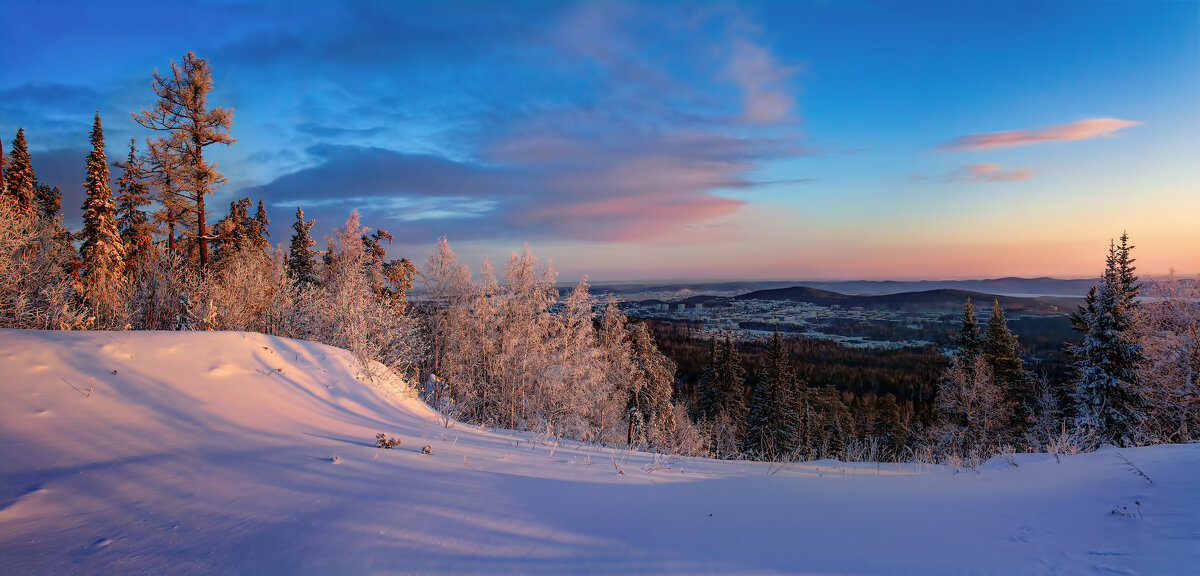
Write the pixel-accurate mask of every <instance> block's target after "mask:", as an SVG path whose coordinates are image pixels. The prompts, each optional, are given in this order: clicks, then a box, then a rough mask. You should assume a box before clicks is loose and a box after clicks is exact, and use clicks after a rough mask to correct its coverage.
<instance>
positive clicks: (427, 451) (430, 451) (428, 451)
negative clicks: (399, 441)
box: [421, 444, 433, 454]
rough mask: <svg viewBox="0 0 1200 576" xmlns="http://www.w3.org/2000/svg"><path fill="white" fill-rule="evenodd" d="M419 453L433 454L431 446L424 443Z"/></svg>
mask: <svg viewBox="0 0 1200 576" xmlns="http://www.w3.org/2000/svg"><path fill="white" fill-rule="evenodd" d="M421 453H422V454H433V446H430V445H428V444H426V445H425V447H424V448H422V449H421Z"/></svg>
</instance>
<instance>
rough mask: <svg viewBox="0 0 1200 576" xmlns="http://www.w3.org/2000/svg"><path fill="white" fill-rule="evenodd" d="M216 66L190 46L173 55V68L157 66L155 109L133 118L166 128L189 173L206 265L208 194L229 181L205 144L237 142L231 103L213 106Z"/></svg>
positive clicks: (168, 143)
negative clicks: (178, 56) (178, 55)
mask: <svg viewBox="0 0 1200 576" xmlns="http://www.w3.org/2000/svg"><path fill="white" fill-rule="evenodd" d="M212 86H213V83H212V67H211V66H210V65H209V63H208V61H207V60H205V59H203V58H198V57H197V56H196V55H195V53H193V52H188V53H187V54H186V55H184V57H183V62H182V63H181V64H176V63H175V61H173V60H172V61H171V74H170V75H169V76H168V75H163V74H159V73H158V71H157V70H156V71H155V72H154V82H153V87H154V93H155V94H156V95H157V96H158V102H156V103H155V105H154V108H152V109H150V110H146V109H145V108H143V109H142V111H141V113H140V114H134V115H133V119H134V120H135V121H136V122H137V123H138V124H141V125H142V126H144V127H146V128H150V129H152V130H157V131H161V132H164V133H165V134H164V135H163V136H162V137H160V138H159V143H161V144H162V145H164V146H165V147H166V148H167V149H169V150H171V151H173V152H174V153H175V154H177V155H178V157H179V158H180V160H181V162H182V165H183V174H184V176H185V178H186V179H185V181H184V184H183V185H182V186H181V188H182V189H184V190H186V191H187V194H188V198H189V200H190V201H191V203H192V204H193V207H194V208H193V209H194V213H195V217H196V230H195V240H196V242H197V245H198V247H199V258H200V268H201V270H203V269H204V268H205V267H206V266H208V241H209V240H210V238H209V234H208V227H207V222H206V220H205V214H206V211H205V206H204V200H205V197H206V196H207V195H208V194H209V193H211V192H212V191H213V189H214V188H216V186H218V185H220V184H221V183H222V182H224V178H223V177H222V176H221V173H220V172H218V171H217V168H216V164H215V163H213V162H209V161H207V160H205V159H204V149H205V148H206V147H208V146H211V145H213V144H225V145H229V144H233V142H234V139H233V137H232V136H230V135H229V127H230V126H231V125H232V124H233V110H232V109H230V108H220V107H213V108H209V104H208V93H209V92H210V91H212Z"/></svg>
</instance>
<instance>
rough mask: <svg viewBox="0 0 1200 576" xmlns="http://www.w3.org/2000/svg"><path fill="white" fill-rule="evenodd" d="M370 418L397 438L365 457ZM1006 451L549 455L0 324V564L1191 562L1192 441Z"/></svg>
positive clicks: (286, 376) (293, 362) (355, 566)
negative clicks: (748, 457) (765, 457)
mask: <svg viewBox="0 0 1200 576" xmlns="http://www.w3.org/2000/svg"><path fill="white" fill-rule="evenodd" d="M380 432H384V433H387V434H388V435H389V436H393V435H396V436H399V437H400V438H401V439H402V440H403V444H401V445H400V446H398V447H397V448H396V449H394V450H381V449H377V448H375V447H374V444H375V435H376V434H378V433H380ZM426 445H429V446H432V454H429V455H426V454H422V453H421V448H422V447H423V446H426ZM335 456H336V457H338V460H340V462H336V463H335V462H334V461H333V458H334V457H335ZM1126 459H1127V460H1128V462H1129V463H1127V462H1126ZM1015 463H1016V464H1017V466H1011V465H1009V464H1008V463H1005V462H1003V461H1001V460H994V461H992V462H990V463H989V464H988V465H986V466H984V467H983V468H981V469H980V470H979V471H978V472H976V471H971V470H965V471H964V470H959V471H956V470H953V469H949V468H943V467H919V466H916V465H900V466H898V465H895V464H891V465H888V464H882V465H877V464H873V463H872V464H842V463H838V462H832V461H825V462H818V463H806V464H793V465H789V466H786V467H784V468H783V469H780V468H779V467H778V466H770V465H767V464H758V463H738V462H717V461H711V460H703V459H688V458H679V459H670V460H664V459H661V458H655V457H654V456H652V455H649V454H643V453H631V452H627V451H621V450H613V449H607V448H597V447H593V446H577V445H559V446H556V445H555V444H554V442H552V441H550V440H548V439H545V438H537V437H533V436H531V435H528V434H518V433H511V432H507V431H493V430H480V429H476V428H473V427H470V426H467V425H463V424H453V425H452V426H450V427H446V426H443V424H442V423H441V422H440V421H439V420H438V418H437V417H436V415H435V414H433V413H432V412H431V411H430V410H429V409H428V408H426V407H425V406H424V405H423V404H421V403H420V402H419V401H417V400H415V399H413V398H412V397H411V392H409V391H408V390H407V389H406V388H405V386H404V384H403V383H402V382H400V381H399V380H397V379H395V378H374V379H372V378H368V377H367V376H366V375H364V374H362V373H361V372H360V370H359V368H358V364H357V363H356V362H355V361H354V360H353V358H351V357H350V355H349V354H348V353H347V352H345V351H342V350H337V349H333V348H329V347H326V346H322V345H318V344H312V343H308V342H301V341H295V340H287V339H281V338H274V337H269V336H263V335H259V334H244V333H228V332H226V333H146V332H27V331H11V330H0V572H3V573H5V574H23V573H34V574H69V573H87V574H114V573H127V574H167V573H170V574H179V573H219V574H234V573H242V574H252V573H253V574H258V573H277V574H393V573H522V574H570V573H613V574H617V573H620V574H628V573H688V574H696V573H726V574H732V573H738V574H744V573H811V574H956V573H971V574H1038V573H1055V574H1074V573H1084V574H1088V573H1097V574H1110V573H1121V574H1187V573H1195V570H1196V569H1197V566H1200V445H1188V446H1156V447H1150V448H1140V449H1128V450H1121V451H1119V452H1118V451H1116V450H1113V449H1111V448H1106V449H1103V450H1101V451H1099V452H1096V453H1092V454H1084V455H1077V456H1068V457H1063V459H1062V461H1061V462H1057V461H1056V460H1055V458H1054V457H1053V456H1047V455H1021V456H1018V457H1017V459H1016V461H1015ZM1135 468H1136V469H1135ZM1138 471H1140V472H1141V473H1143V474H1145V476H1147V477H1148V478H1149V480H1147V478H1146V477H1143V476H1142V475H1141V474H1139V473H1138ZM1151 480H1152V481H1153V483H1151Z"/></svg>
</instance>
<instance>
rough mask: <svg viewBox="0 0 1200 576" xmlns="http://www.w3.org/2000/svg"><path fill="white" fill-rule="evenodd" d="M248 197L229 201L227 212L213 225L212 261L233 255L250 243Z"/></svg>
mask: <svg viewBox="0 0 1200 576" xmlns="http://www.w3.org/2000/svg"><path fill="white" fill-rule="evenodd" d="M252 222H253V220H252V219H251V217H250V199H249V198H242V199H241V200H234V201H232V202H230V203H229V212H228V213H227V214H226V215H225V217H224V218H222V219H220V220H218V221H217V223H216V224H215V225H213V228H212V230H213V262H214V263H216V264H220V263H221V262H222V261H224V260H226V259H228V258H231V257H234V256H235V255H236V254H237V253H238V252H241V251H242V250H244V249H246V248H248V247H249V246H250V245H251V238H250V234H251V228H252Z"/></svg>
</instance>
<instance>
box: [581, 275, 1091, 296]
mask: <svg viewBox="0 0 1200 576" xmlns="http://www.w3.org/2000/svg"><path fill="white" fill-rule="evenodd" d="M1096 283H1097V279H1095V278H1084V279H1061V278H1048V277H1041V278H1017V277H1005V278H991V279H980V280H912V281H907V280H846V281H832V282H827V281H803V280H797V281H781V280H768V281H762V282H751V281H734V282H691V283H689V282H641V283H638V282H620V283H609V284H597V285H594V286H592V292H593V293H595V294H605V293H612V294H618V295H619V294H629V293H634V292H683V291H691V292H700V293H703V292H735V293H736V292H740V293H747V292H756V291H761V290H769V289H775V288H792V287H797V286H803V287H806V288H809V289H813V290H823V291H826V292H832V293H836V294H841V295H854V296H878V295H885V294H901V293H911V292H927V291H932V290H961V291H968V292H978V293H982V294H997V295H1001V296H1066V297H1076V298H1082V297H1083V296H1084V295H1086V294H1087V291H1088V289H1089V288H1091V287H1092V286H1093V285H1095V284H1096Z"/></svg>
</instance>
